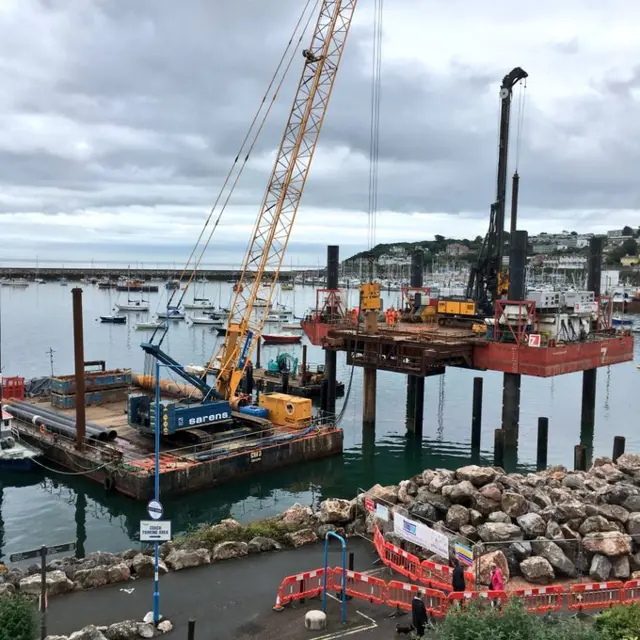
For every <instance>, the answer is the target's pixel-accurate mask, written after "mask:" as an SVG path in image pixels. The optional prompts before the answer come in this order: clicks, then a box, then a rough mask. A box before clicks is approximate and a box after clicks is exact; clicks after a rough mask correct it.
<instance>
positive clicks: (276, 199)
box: [210, 0, 357, 401]
mask: <svg viewBox="0 0 640 640" xmlns="http://www.w3.org/2000/svg"><path fill="white" fill-rule="evenodd" d="M356 4H357V0H323V2H322V7H321V9H320V15H319V17H318V21H317V23H316V26H315V29H314V33H313V37H312V39H311V44H310V46H309V47H308V48H307V49H305V50H304V51H303V52H302V56H303V63H304V66H303V70H302V76H301V78H300V82H299V84H298V90H297V92H296V96H295V98H294V101H293V107H292V109H291V113H290V115H289V120H288V122H287V125H286V128H285V131H284V135H283V137H282V141H281V143H280V148H279V150H278V154H277V157H276V161H275V163H274V166H273V171H272V173H271V177H270V179H269V183H268V186H267V191H266V194H265V197H264V200H263V203H262V207H261V209H260V213H259V215H258V219H257V222H256V225H255V228H254V230H253V235H252V238H251V242H250V245H249V249H248V251H247V255H246V257H245V260H244V264H243V267H242V272H241V276H240V280H239V281H238V283H237V285H236V286H235V295H234V299H233V304H232V306H231V310H230V314H229V325H228V328H227V333H226V336H225V340H224V344H223V345H222V347H221V349H220V351H219V353H218V354H216V356H214V358H213V359H212V361H211V363H210V367H211V366H212V364H213V362H214V361H216V360H217V359H219V360H218V361H219V362H220V372H219V374H218V378H217V382H216V387H217V392H218V393H219V394H220V395H221V396H222V397H224V398H226V399H228V400H230V401H233V399H234V397H235V395H236V391H237V389H238V386H239V384H240V381H241V380H242V377H243V375H244V371H245V368H246V366H247V364H248V362H249V360H250V358H251V354H252V353H253V350H254V348H255V345H256V341H257V340H259V339H260V336H261V333H262V329H263V326H264V322H265V319H266V316H267V314H268V313H269V307H270V304H271V300H272V298H273V294H274V290H275V286H276V283H277V280H278V275H279V273H280V268H281V266H282V260H283V258H284V254H285V250H286V248H287V243H288V242H289V236H290V234H291V229H292V227H293V223H294V221H295V217H296V213H297V211H298V206H299V204H300V199H301V197H302V192H303V190H304V185H305V182H306V180H307V176H308V173H309V167H310V166H311V160H312V159H313V154H314V151H315V148H316V144H317V142H318V137H319V135H320V130H321V128H322V123H323V121H324V117H325V113H326V110H327V106H328V104H329V99H330V97H331V91H332V89H333V84H334V81H335V78H336V73H337V71H338V66H339V64H340V60H341V58H342V53H343V51H344V47H345V44H346V41H347V36H348V34H349V29H350V26H351V20H352V18H353V13H354V10H355V8H356ZM267 279H268V280H267ZM258 297H261V298H263V299H265V300H266V301H267V304H260V305H256V304H255V302H256V299H257V298H258Z"/></svg>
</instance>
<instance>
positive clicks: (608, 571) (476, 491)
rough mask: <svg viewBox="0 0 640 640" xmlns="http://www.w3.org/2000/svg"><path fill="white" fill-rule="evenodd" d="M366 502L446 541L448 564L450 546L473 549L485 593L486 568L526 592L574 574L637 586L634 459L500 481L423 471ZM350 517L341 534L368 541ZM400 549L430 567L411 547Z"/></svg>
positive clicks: (477, 474)
mask: <svg viewBox="0 0 640 640" xmlns="http://www.w3.org/2000/svg"><path fill="white" fill-rule="evenodd" d="M369 496H370V497H374V498H378V499H380V500H384V501H386V502H388V503H390V504H391V505H393V507H392V509H394V510H399V512H400V513H402V514H403V515H405V516H407V517H412V516H413V517H416V518H418V519H419V518H422V519H426V520H428V521H429V522H428V524H431V526H433V528H434V529H437V530H440V531H441V532H442V533H444V534H445V535H447V536H448V537H449V540H450V549H451V551H450V555H452V553H453V544H454V543H455V541H457V540H458V541H461V542H464V543H466V544H470V543H473V544H474V545H475V546H476V548H477V552H479V553H480V554H481V557H480V558H479V561H478V568H479V574H480V580H481V582H483V583H485V584H486V583H488V574H489V569H488V568H489V566H490V564H491V563H492V562H495V563H496V564H498V565H500V566H502V569H503V572H504V574H505V576H506V577H509V576H514V575H521V576H523V577H524V578H525V579H527V580H528V581H529V582H532V583H534V584H548V583H549V582H551V581H552V580H554V579H555V578H563V577H568V578H574V577H576V576H577V575H578V574H579V573H581V574H583V575H586V574H588V575H589V576H590V577H591V578H593V579H594V580H597V581H605V580H608V579H612V580H613V579H615V580H627V579H630V578H633V579H635V578H638V577H640V455H631V454H629V455H623V456H622V457H620V458H619V459H618V461H617V463H615V464H614V463H612V461H611V460H610V459H608V458H598V459H596V460H595V461H594V464H593V466H592V468H591V469H590V470H589V471H588V472H573V471H567V470H566V469H565V468H564V467H553V468H550V469H548V470H547V471H543V472H540V473H531V474H528V475H522V474H505V473H504V472H503V470H502V469H499V468H494V467H478V466H475V465H472V466H467V467H463V468H461V469H458V470H457V471H449V470H435V471H433V470H426V471H424V472H423V473H422V474H420V475H418V476H415V477H413V478H411V479H410V480H405V481H403V482H401V483H400V484H399V485H398V486H390V487H381V486H380V485H376V486H374V487H372V489H371V490H370V491H369ZM360 499H362V500H363V499H364V498H363V497H361V498H360ZM358 513H359V514H360V515H359V521H356V522H353V523H351V524H349V525H348V526H347V531H351V530H353V529H356V530H357V529H358V528H359V527H362V528H364V529H365V530H368V531H371V530H372V529H373V524H374V522H376V518H375V516H374V514H372V513H369V512H367V511H366V510H364V509H359V510H358ZM377 524H378V526H381V525H384V526H381V529H382V530H383V531H385V538H386V539H388V540H390V541H392V542H393V543H394V544H401V542H402V541H401V540H399V539H398V538H397V537H396V536H395V535H394V534H393V532H392V531H393V529H392V525H390V524H389V523H382V522H380V521H377ZM402 546H403V547H404V548H405V549H407V550H408V551H410V552H411V553H414V554H415V555H418V556H419V557H421V558H426V559H435V560H439V559H438V558H433V557H431V556H430V555H429V554H425V550H424V549H422V548H421V547H417V546H416V545H413V544H411V543H406V542H405V543H404V544H403V545H402ZM477 552H476V555H477ZM440 560H448V558H443V559H440Z"/></svg>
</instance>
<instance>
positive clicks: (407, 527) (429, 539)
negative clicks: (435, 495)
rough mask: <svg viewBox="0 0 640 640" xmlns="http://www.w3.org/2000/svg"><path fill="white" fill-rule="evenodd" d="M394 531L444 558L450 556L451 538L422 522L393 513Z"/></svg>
mask: <svg viewBox="0 0 640 640" xmlns="http://www.w3.org/2000/svg"><path fill="white" fill-rule="evenodd" d="M393 531H394V533H395V534H396V535H398V536H400V537H401V538H404V539H405V540H407V541H408V542H413V543H414V544H417V545H420V546H421V547H424V548H425V549H429V551H432V552H433V553H437V554H438V555H439V556H442V557H443V558H448V557H449V539H448V538H447V536H445V535H444V534H442V533H439V532H438V531H434V530H433V529H431V528H430V527H428V526H427V525H426V524H422V522H416V521H415V520H409V518H405V517H404V516H403V515H400V514H399V513H394V514H393Z"/></svg>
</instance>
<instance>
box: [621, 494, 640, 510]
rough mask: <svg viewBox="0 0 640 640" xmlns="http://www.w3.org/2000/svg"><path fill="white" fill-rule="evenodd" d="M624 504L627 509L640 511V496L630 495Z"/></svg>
mask: <svg viewBox="0 0 640 640" xmlns="http://www.w3.org/2000/svg"><path fill="white" fill-rule="evenodd" d="M622 506H623V507H624V508H625V509H626V510H627V511H631V512H634V511H640V496H629V497H628V498H627V499H626V500H625V501H624V502H623V503H622Z"/></svg>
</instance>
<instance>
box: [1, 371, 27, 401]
mask: <svg viewBox="0 0 640 640" xmlns="http://www.w3.org/2000/svg"><path fill="white" fill-rule="evenodd" d="M0 398H3V399H4V400H8V399H9V398H13V399H14V400H24V378H20V377H19V376H14V377H12V378H2V379H1V380H0Z"/></svg>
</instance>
